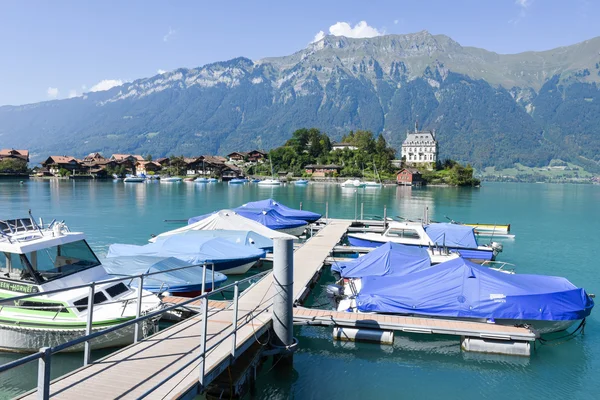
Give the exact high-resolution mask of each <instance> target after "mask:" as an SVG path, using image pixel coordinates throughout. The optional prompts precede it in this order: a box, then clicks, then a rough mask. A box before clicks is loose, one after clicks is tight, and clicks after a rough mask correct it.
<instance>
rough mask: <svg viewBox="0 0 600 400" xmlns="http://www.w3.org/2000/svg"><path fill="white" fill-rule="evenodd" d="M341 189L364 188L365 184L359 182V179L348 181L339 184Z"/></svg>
mask: <svg viewBox="0 0 600 400" xmlns="http://www.w3.org/2000/svg"><path fill="white" fill-rule="evenodd" d="M340 186H341V187H343V188H363V187H365V183H364V182H361V181H360V180H359V179H348V180H347V181H345V182H342V183H341V184H340Z"/></svg>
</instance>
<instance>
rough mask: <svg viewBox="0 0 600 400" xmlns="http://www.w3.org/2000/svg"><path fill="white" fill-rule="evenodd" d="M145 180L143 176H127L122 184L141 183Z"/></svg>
mask: <svg viewBox="0 0 600 400" xmlns="http://www.w3.org/2000/svg"><path fill="white" fill-rule="evenodd" d="M145 180H146V178H144V177H143V176H135V175H127V176H126V177H125V179H123V182H125V183H142V182H144V181H145Z"/></svg>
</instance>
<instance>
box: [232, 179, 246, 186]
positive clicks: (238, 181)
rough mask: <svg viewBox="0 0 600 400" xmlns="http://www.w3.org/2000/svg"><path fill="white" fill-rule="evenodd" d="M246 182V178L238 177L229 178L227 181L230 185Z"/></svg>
mask: <svg viewBox="0 0 600 400" xmlns="http://www.w3.org/2000/svg"><path fill="white" fill-rule="evenodd" d="M246 182H248V180H247V179H238V178H234V179H232V180H230V181H229V182H228V183H229V184H230V185H243V184H244V183H246Z"/></svg>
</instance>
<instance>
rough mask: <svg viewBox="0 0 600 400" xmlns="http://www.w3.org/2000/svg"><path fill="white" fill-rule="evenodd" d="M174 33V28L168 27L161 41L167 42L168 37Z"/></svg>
mask: <svg viewBox="0 0 600 400" xmlns="http://www.w3.org/2000/svg"><path fill="white" fill-rule="evenodd" d="M176 33H177V31H176V30H175V29H171V27H169V32H167V34H166V35H165V36H163V42H168V41H169V39H171V37H172V36H173V35H174V34H176Z"/></svg>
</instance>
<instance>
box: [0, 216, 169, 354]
mask: <svg viewBox="0 0 600 400" xmlns="http://www.w3.org/2000/svg"><path fill="white" fill-rule="evenodd" d="M0 254H2V255H1V256H0V274H1V275H0V276H1V278H0V301H1V302H2V303H3V304H2V306H1V307H0V349H1V350H4V351H11V352H37V351H39V349H40V348H41V347H49V346H57V345H59V344H62V343H65V342H68V341H71V340H74V339H76V338H78V337H81V336H84V335H85V334H86V322H87V319H88V295H89V288H88V287H83V288H78V289H70V288H72V287H74V286H79V285H81V284H83V283H86V282H96V286H95V296H94V310H93V320H92V332H97V331H99V330H102V329H105V328H109V327H112V326H115V325H118V324H120V323H123V322H126V321H129V320H131V319H133V318H135V317H136V311H137V310H136V308H137V307H136V304H137V297H138V291H139V290H140V289H139V288H135V287H130V286H128V285H126V282H125V283H124V282H106V283H104V281H106V280H108V279H110V278H111V276H110V275H109V274H108V273H107V272H106V270H105V269H104V267H103V266H102V265H101V263H100V261H99V260H98V258H97V257H96V255H95V254H94V252H93V251H92V249H91V248H90V246H89V245H88V243H87V242H86V239H85V235H84V234H83V233H81V232H71V231H70V230H69V229H68V227H67V226H66V225H64V224H63V223H60V222H55V221H53V222H52V223H51V224H49V225H47V226H44V225H42V224H41V223H40V224H37V223H36V222H35V221H34V220H33V218H31V217H30V218H20V219H14V220H4V221H0ZM57 289H65V290H64V291H60V292H58V293H51V294H44V292H47V291H52V290H57ZM33 293H36V294H38V295H36V296H34V297H30V298H26V299H23V300H18V301H16V302H15V301H9V302H6V300H10V298H11V297H15V296H19V295H24V294H33ZM142 296H143V304H142V313H143V314H146V313H149V312H152V311H156V310H158V309H160V308H161V307H162V303H161V301H160V299H159V298H158V297H157V296H155V295H153V294H152V293H150V292H144V293H142ZM156 323H157V320H147V321H146V322H144V323H142V325H143V329H142V333H143V334H144V335H147V334H150V333H153V332H154V330H155V328H156ZM133 333H134V326H133V325H132V326H129V327H126V328H123V329H119V330H117V331H115V332H112V333H110V334H107V335H103V336H101V337H98V338H95V339H93V340H92V341H91V345H92V348H94V349H99V348H107V347H117V346H125V345H128V344H131V343H132V342H133ZM83 346H84V345H83V343H81V344H80V345H75V346H72V347H69V348H68V349H67V350H66V351H81V350H83Z"/></svg>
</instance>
